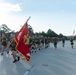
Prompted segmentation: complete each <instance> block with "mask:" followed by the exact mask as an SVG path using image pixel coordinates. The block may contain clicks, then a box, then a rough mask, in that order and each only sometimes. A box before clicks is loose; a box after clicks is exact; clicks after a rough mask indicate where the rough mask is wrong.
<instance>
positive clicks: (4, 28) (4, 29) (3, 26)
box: [0, 24, 11, 33]
mask: <svg viewBox="0 0 76 75" xmlns="http://www.w3.org/2000/svg"><path fill="white" fill-rule="evenodd" d="M1 30H2V31H3V32H5V33H8V32H10V31H11V29H10V28H8V26H7V25H6V24H2V25H1V26H0V31H1Z"/></svg>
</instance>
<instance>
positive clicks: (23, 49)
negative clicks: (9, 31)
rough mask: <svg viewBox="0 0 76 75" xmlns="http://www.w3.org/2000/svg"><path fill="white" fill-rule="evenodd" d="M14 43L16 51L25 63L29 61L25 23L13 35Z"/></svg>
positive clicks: (26, 26)
mask: <svg viewBox="0 0 76 75" xmlns="http://www.w3.org/2000/svg"><path fill="white" fill-rule="evenodd" d="M15 41H16V43H17V45H16V49H17V51H19V52H20V53H21V54H22V55H23V56H24V57H25V58H26V60H27V61H30V47H29V35H28V25H27V21H26V23H25V24H24V25H23V27H22V28H21V29H20V31H19V32H18V33H17V34H16V35H15Z"/></svg>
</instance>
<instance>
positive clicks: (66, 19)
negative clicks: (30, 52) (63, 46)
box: [0, 0, 76, 36]
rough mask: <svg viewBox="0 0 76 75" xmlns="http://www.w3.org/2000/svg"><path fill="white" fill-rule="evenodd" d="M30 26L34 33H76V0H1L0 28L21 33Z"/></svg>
mask: <svg viewBox="0 0 76 75" xmlns="http://www.w3.org/2000/svg"><path fill="white" fill-rule="evenodd" d="M29 16H31V18H30V19H29V21H28V24H29V25H31V26H32V28H33V30H34V32H42V31H44V32H47V31H48V29H51V30H53V31H55V32H56V33H57V34H60V33H61V34H63V35H67V36H69V35H72V34H73V31H74V30H75V31H76V0H0V26H1V25H2V24H6V25H7V26H8V27H9V28H10V29H12V30H15V31H19V30H20V28H21V26H23V25H24V23H25V22H26V20H27V19H28V18H29Z"/></svg>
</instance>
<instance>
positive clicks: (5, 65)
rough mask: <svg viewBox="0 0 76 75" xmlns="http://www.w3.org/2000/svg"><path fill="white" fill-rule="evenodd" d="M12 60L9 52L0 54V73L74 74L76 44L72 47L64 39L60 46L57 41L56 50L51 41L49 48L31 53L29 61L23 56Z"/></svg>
mask: <svg viewBox="0 0 76 75" xmlns="http://www.w3.org/2000/svg"><path fill="white" fill-rule="evenodd" d="M75 45H76V42H75ZM12 61H13V58H12V55H11V52H10V53H9V54H7V53H5V54H4V55H3V56H1V55H0V75H76V46H75V47H74V49H72V48H71V46H70V43H69V41H66V44H65V47H62V43H61V42H59V43H58V48H57V50H56V49H55V48H54V47H53V44H52V43H51V44H50V47H49V48H47V49H42V50H40V51H37V52H36V53H32V54H31V60H30V62H26V60H25V59H24V58H21V59H20V61H19V62H16V63H12Z"/></svg>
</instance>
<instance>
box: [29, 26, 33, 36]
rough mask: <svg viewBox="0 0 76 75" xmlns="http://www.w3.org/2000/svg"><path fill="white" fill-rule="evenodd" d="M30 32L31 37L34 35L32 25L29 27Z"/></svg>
mask: <svg viewBox="0 0 76 75" xmlns="http://www.w3.org/2000/svg"><path fill="white" fill-rule="evenodd" d="M28 31H29V35H30V36H33V35H34V32H33V29H32V27H31V26H30V25H28Z"/></svg>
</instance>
